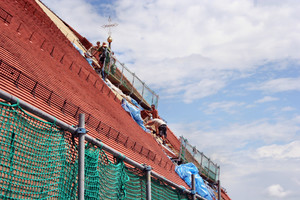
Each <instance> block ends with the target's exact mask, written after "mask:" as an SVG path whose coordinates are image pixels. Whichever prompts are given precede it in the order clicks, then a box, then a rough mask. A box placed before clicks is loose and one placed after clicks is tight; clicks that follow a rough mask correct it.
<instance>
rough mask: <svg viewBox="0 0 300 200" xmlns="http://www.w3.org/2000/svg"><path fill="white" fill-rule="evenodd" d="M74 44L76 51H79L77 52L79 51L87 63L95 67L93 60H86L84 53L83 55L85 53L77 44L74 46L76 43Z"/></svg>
mask: <svg viewBox="0 0 300 200" xmlns="http://www.w3.org/2000/svg"><path fill="white" fill-rule="evenodd" d="M72 44H73V46H74V47H75V49H77V51H79V53H80V54H81V55H82V56H83V57H84V58H85V59H86V61H87V62H88V63H89V64H90V65H91V66H92V67H93V65H92V63H93V60H92V59H91V58H86V57H85V56H84V53H83V51H82V50H81V49H80V48H79V47H78V46H77V45H76V44H74V43H72Z"/></svg>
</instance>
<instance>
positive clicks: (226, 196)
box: [221, 189, 231, 200]
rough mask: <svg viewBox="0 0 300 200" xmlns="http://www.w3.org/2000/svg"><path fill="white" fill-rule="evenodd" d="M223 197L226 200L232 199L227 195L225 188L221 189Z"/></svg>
mask: <svg viewBox="0 0 300 200" xmlns="http://www.w3.org/2000/svg"><path fill="white" fill-rule="evenodd" d="M221 197H222V199H224V200H231V198H230V197H229V196H228V195H227V193H226V192H225V191H224V190H223V189H221Z"/></svg>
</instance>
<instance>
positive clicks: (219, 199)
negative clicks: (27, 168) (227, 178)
mask: <svg viewBox="0 0 300 200" xmlns="http://www.w3.org/2000/svg"><path fill="white" fill-rule="evenodd" d="M218 200H221V181H220V180H218Z"/></svg>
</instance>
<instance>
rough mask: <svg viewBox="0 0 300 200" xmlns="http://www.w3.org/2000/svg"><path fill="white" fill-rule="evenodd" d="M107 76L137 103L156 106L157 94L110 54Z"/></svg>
mask: <svg viewBox="0 0 300 200" xmlns="http://www.w3.org/2000/svg"><path fill="white" fill-rule="evenodd" d="M106 72H107V73H108V75H109V76H108V77H109V79H110V81H112V83H113V84H115V85H117V87H119V88H120V89H121V90H122V91H124V92H125V93H126V94H127V95H130V96H133V97H134V98H135V99H138V101H139V102H138V103H139V104H142V103H144V104H146V105H147V106H148V107H150V106H151V105H152V104H154V105H155V106H156V107H157V106H158V99H159V96H158V95H157V94H156V93H155V92H154V91H153V90H151V89H150V88H149V87H148V86H147V85H146V84H145V82H143V81H142V80H141V79H140V78H139V77H137V76H136V74H135V73H133V72H131V71H130V70H129V69H128V68H127V67H126V66H125V64H123V63H121V62H120V61H119V60H118V59H116V57H115V56H112V55H111V54H110V58H109V66H108V69H106Z"/></svg>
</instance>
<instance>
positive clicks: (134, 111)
mask: <svg viewBox="0 0 300 200" xmlns="http://www.w3.org/2000/svg"><path fill="white" fill-rule="evenodd" d="M122 107H123V108H124V110H126V111H127V112H129V114H130V116H131V117H132V118H133V119H134V121H136V123H137V124H138V125H140V127H142V129H143V130H144V131H146V132H149V130H148V129H147V128H146V127H145V126H144V121H143V120H142V117H141V111H140V110H139V109H138V108H137V107H135V106H134V105H131V104H130V103H128V102H127V101H126V99H122Z"/></svg>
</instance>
